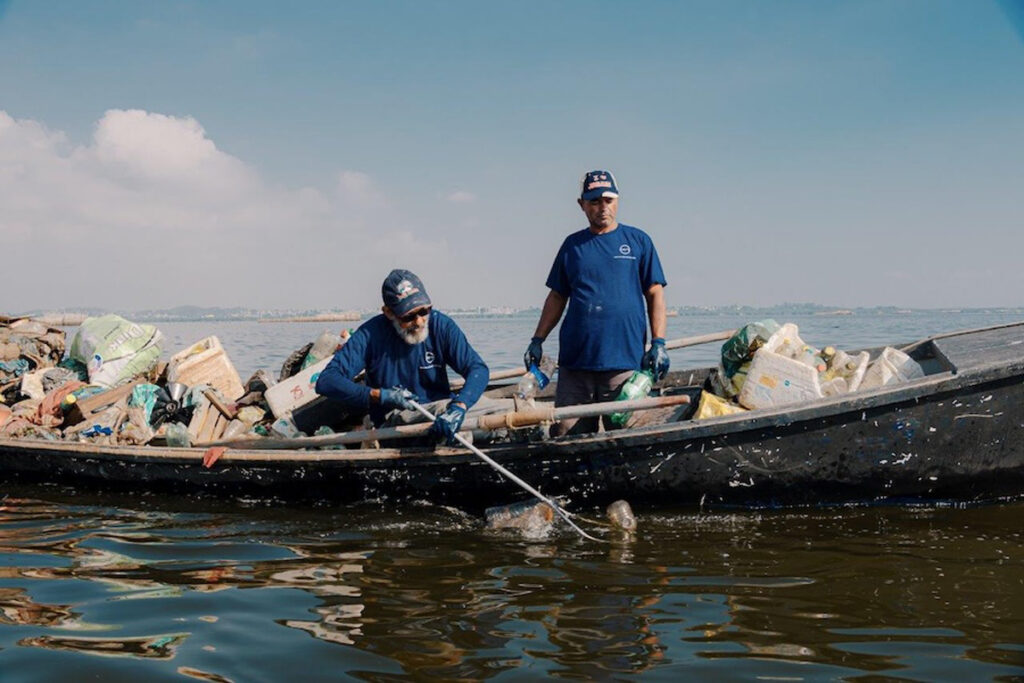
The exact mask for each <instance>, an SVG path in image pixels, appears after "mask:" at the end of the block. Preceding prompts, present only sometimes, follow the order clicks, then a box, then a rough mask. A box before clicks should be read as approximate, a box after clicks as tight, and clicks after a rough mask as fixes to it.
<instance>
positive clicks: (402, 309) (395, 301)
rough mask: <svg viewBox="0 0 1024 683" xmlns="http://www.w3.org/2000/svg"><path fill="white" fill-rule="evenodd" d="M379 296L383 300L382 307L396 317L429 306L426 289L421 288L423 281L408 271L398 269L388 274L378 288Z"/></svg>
mask: <svg viewBox="0 0 1024 683" xmlns="http://www.w3.org/2000/svg"><path fill="white" fill-rule="evenodd" d="M380 294H381V296H382V297H383V298H384V305H385V306H387V307H388V308H390V309H391V312H392V313H394V314H395V315H397V316H398V317H402V316H403V315H405V314H406V313H408V312H409V311H412V310H415V309H417V308H420V307H422V306H429V305H430V297H429V296H427V288H426V287H424V286H423V281H422V280H420V279H419V278H418V277H416V275H415V274H413V273H411V272H410V271H408V270H402V269H400V268H396V269H395V270H392V271H391V272H390V273H388V276H387V278H385V280H384V284H383V285H381V287H380Z"/></svg>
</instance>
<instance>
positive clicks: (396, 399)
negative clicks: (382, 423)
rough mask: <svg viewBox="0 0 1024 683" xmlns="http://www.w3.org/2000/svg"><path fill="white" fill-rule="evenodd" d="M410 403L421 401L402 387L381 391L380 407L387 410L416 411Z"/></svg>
mask: <svg viewBox="0 0 1024 683" xmlns="http://www.w3.org/2000/svg"><path fill="white" fill-rule="evenodd" d="M410 401H417V402H418V401H419V398H418V397H417V396H416V394H414V393H412V392H411V391H409V390H408V389H404V388H402V387H394V388H393V389H381V390H380V405H381V407H382V408H384V409H385V410H416V407H415V406H414V405H413V404H412V403H410Z"/></svg>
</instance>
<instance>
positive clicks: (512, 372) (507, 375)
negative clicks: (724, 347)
mask: <svg viewBox="0 0 1024 683" xmlns="http://www.w3.org/2000/svg"><path fill="white" fill-rule="evenodd" d="M734 334H736V330H722V331H721V332H711V333H709V334H702V335H699V336H696V337H680V338H679V339H672V340H670V341H667V342H665V348H666V349H668V350H670V351H671V350H673V349H682V348H686V347H687V346H698V345H700V344H708V343H710V342H716V341H724V340H726V339H728V338H729V337H731V336H732V335H734ZM524 372H525V370H520V369H519V368H511V369H509V370H498V371H497V372H492V373H491V378H490V380H489V381H488V386H490V384H492V383H494V382H496V381H499V380H503V379H514V378H516V377H522V376H523V373H524ZM465 383H466V382H465V380H464V379H462V378H461V377H457V378H455V379H453V380H452V389H459V388H461V387H462V385H463V384H465Z"/></svg>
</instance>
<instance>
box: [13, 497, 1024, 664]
mask: <svg viewBox="0 0 1024 683" xmlns="http://www.w3.org/2000/svg"><path fill="white" fill-rule="evenodd" d="M127 503H128V504H130V507H126V501H125V500H124V499H110V500H102V499H97V498H88V497H85V496H82V495H78V496H75V495H69V494H68V493H67V492H58V491H52V492H49V495H45V496H42V497H20V496H15V495H8V497H7V498H6V500H5V501H4V505H3V507H2V509H0V577H2V578H0V624H2V625H3V628H0V671H2V680H4V681H38V680H57V679H63V678H66V677H69V676H70V677H71V678H72V679H74V680H83V679H86V678H90V677H93V676H95V677H97V678H101V679H103V680H139V679H145V680H181V679H182V677H194V678H200V679H203V680H234V681H253V680H292V679H297V680H310V681H314V680H338V679H341V678H354V679H362V680H388V679H392V678H395V677H425V676H436V677H441V678H444V679H467V680H476V679H483V678H494V679H528V678H535V677H537V676H540V675H544V676H558V677H567V678H585V679H599V680H600V679H608V678H613V677H626V676H631V675H635V674H644V676H645V677H650V678H653V679H662V680H678V679H679V678H680V677H684V676H689V677H693V676H703V677H706V678H712V677H713V678H714V679H716V680H720V679H735V680H739V679H746V680H750V679H755V678H759V679H769V680H778V679H782V680H833V679H840V678H845V679H856V678H858V677H867V676H869V675H884V676H887V677H898V678H900V679H916V680H992V679H1004V680H1011V679H1014V678H1016V679H1017V680H1021V678H1022V677H1024V551H1022V547H1024V534H1022V531H1021V523H1020V522H1021V519H1022V515H1024V505H1022V504H1020V503H1015V504H1005V505H994V506H986V507H978V508H966V509H964V508H959V509H958V508H943V507H930V508H841V509H826V510H813V511H812V510H797V511H767V512H766V511H759V512H737V513H720V512H717V513H700V512H699V511H693V510H687V511H670V510H669V511H658V512H656V513H647V514H641V515H640V519H639V529H638V531H637V532H636V533H635V534H634V535H633V536H624V535H617V536H615V535H613V536H611V537H610V540H611V542H610V543H600V544H599V543H593V542H585V541H581V540H579V538H578V537H577V536H575V535H574V534H572V533H570V532H567V531H564V530H557V529H556V530H554V531H552V532H551V533H550V534H548V535H546V536H544V537H541V538H533V539H525V538H523V537H521V536H519V535H517V534H515V533H513V532H494V531H488V530H486V529H484V528H483V525H482V522H481V521H480V520H478V519H474V518H471V517H468V516H466V515H464V514H463V513H461V512H459V511H457V510H451V509H446V508H438V507H432V506H427V505H423V506H413V507H411V508H406V509H403V510H400V511H394V510H388V509H384V508H380V507H377V506H370V505H362V506H353V507H346V508H321V509H290V508H281V507H244V506H242V507H240V506H238V505H223V504H219V503H217V504H214V503H209V502H203V501H182V500H177V499H163V498H156V497H145V498H142V499H136V500H134V501H127ZM218 505H219V506H220V507H217V506H218Z"/></svg>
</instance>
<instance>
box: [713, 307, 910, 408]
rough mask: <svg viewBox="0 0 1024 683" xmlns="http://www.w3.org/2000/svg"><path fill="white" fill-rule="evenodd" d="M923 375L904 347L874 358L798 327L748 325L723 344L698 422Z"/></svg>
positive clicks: (763, 323)
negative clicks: (812, 339)
mask: <svg viewBox="0 0 1024 683" xmlns="http://www.w3.org/2000/svg"><path fill="white" fill-rule="evenodd" d="M923 376H924V370H923V369H922V368H921V366H920V364H918V363H917V362H916V361H915V360H913V359H912V358H911V357H910V356H908V355H907V354H905V353H903V352H902V351H900V350H899V349H895V348H893V347H886V348H885V349H883V350H882V352H881V353H880V354H879V355H878V357H877V358H875V359H874V360H872V359H871V357H870V354H869V353H868V352H867V351H861V352H860V353H857V354H850V353H847V352H845V351H842V350H837V349H836V348H835V347H833V346H826V347H824V348H820V349H819V348H817V347H814V346H811V345H809V344H807V343H805V342H804V340H803V339H801V338H800V331H799V328H798V327H797V326H796V325H795V324H793V323H786V324H784V325H779V324H778V323H777V322H775V321H774V320H770V319H769V320H763V321H760V322H754V323H750V324H748V325H745V326H743V327H742V328H740V329H739V330H737V331H736V334H734V335H733V336H732V337H730V338H729V340H728V341H726V342H725V344H723V345H722V358H721V362H720V363H719V365H718V368H717V369H716V371H715V372H713V373H712V376H711V378H710V380H709V382H708V384H709V386H708V387H706V389H705V391H702V392H701V398H700V404H699V406H698V408H697V412H696V414H695V415H694V419H701V418H708V417H718V416H721V415H732V414H735V413H741V412H745V411H747V410H756V409H758V408H777V407H779V406H784V405H790V404H794V403H803V402H807V401H813V400H815V399H819V398H823V397H826V396H836V395H839V394H846V393H850V392H854V391H864V390H867V389H875V388H877V387H881V386H886V385H889V384H895V383H897V382H907V381H910V380H912V379H917V378H918V377H923Z"/></svg>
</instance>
